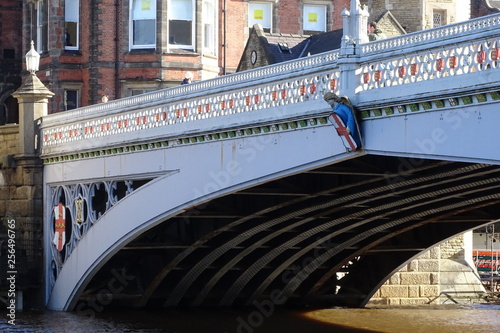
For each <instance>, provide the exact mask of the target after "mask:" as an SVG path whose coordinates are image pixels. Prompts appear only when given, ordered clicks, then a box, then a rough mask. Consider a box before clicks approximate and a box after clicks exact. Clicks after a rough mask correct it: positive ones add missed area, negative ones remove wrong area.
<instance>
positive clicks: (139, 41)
mask: <svg viewBox="0 0 500 333" xmlns="http://www.w3.org/2000/svg"><path fill="white" fill-rule="evenodd" d="M131 1H132V5H131V7H130V8H131V13H130V18H131V19H130V20H131V29H130V40H131V45H130V48H131V49H147V48H155V47H156V1H155V0H131Z"/></svg>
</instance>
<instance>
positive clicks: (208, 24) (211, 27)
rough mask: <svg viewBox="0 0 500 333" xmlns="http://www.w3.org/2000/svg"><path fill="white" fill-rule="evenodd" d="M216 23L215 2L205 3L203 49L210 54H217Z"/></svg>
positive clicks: (207, 1) (205, 0)
mask: <svg viewBox="0 0 500 333" xmlns="http://www.w3.org/2000/svg"><path fill="white" fill-rule="evenodd" d="M215 22H217V17H216V14H215V5H214V1H213V0H204V1H203V49H204V50H205V51H207V52H209V53H212V54H214V55H215V54H217V49H216V45H217V43H216V39H215V38H216V37H215V36H216V33H215V31H216V30H215Z"/></svg>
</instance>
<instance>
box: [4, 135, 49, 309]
mask: <svg viewBox="0 0 500 333" xmlns="http://www.w3.org/2000/svg"><path fill="white" fill-rule="evenodd" d="M18 145H19V126H18V125H5V126H0V246H1V247H2V248H1V251H2V253H6V250H7V239H8V238H7V221H11V222H10V223H12V221H13V220H14V221H15V228H14V235H15V238H14V240H15V248H14V249H15V269H16V271H17V279H16V288H17V291H22V292H23V295H24V303H25V305H26V306H28V307H31V306H40V305H41V304H40V302H41V300H42V297H41V292H42V290H43V288H42V286H43V284H42V282H43V273H42V267H43V266H42V254H43V248H42V245H43V228H42V226H43V196H42V192H43V182H42V169H41V167H38V166H36V163H35V165H33V163H31V161H28V162H27V160H26V159H25V158H22V157H21V156H18V155H16V153H17V152H18V151H19V148H18V147H19V146H18ZM9 270H11V269H7V256H0V291H1V290H6V288H8V286H7V285H6V283H7V280H6V274H7V271H9Z"/></svg>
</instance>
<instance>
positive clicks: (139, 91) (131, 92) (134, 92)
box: [129, 89, 154, 96]
mask: <svg viewBox="0 0 500 333" xmlns="http://www.w3.org/2000/svg"><path fill="white" fill-rule="evenodd" d="M152 91H154V89H130V90H129V96H137V95H142V94H145V93H148V92H152Z"/></svg>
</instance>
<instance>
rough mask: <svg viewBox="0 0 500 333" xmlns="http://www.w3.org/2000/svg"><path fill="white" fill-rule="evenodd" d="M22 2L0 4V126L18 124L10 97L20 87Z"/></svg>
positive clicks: (16, 0)
mask: <svg viewBox="0 0 500 333" xmlns="http://www.w3.org/2000/svg"><path fill="white" fill-rule="evenodd" d="M21 35H22V2H21V1H19V0H3V1H2V3H1V4H0V125H3V124H7V123H17V122H18V120H19V119H18V107H17V101H16V100H15V99H14V98H13V97H12V96H10V95H11V94H12V93H13V92H14V91H15V90H16V89H17V88H18V87H19V86H20V85H21V76H20V72H21V64H22V58H23V54H22V52H21V49H22V45H21V44H22V43H21Z"/></svg>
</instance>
